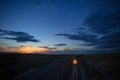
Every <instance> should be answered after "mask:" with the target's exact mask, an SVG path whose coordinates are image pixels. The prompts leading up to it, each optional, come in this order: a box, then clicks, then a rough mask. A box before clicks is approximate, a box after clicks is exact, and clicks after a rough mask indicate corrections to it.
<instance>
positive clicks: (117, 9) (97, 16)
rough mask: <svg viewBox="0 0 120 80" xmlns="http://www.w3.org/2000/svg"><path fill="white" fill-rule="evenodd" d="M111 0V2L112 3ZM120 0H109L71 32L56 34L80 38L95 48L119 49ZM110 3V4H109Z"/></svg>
mask: <svg viewBox="0 0 120 80" xmlns="http://www.w3.org/2000/svg"><path fill="white" fill-rule="evenodd" d="M112 1H113V4H112ZM118 3H120V1H116V0H111V2H110V4H109V5H107V6H106V7H103V8H101V9H98V10H97V11H95V12H93V13H92V14H89V15H88V16H87V17H86V18H85V20H84V22H83V24H82V26H84V27H80V28H78V29H77V31H76V32H74V33H73V34H56V35H57V36H64V37H66V38H67V39H70V40H80V41H81V40H82V41H84V42H87V44H85V45H86V46H96V47H95V48H96V49H105V50H109V51H110V50H111V49H112V51H115V50H119V49H120V5H118ZM111 5H112V6H111Z"/></svg>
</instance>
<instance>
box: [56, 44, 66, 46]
mask: <svg viewBox="0 0 120 80" xmlns="http://www.w3.org/2000/svg"><path fill="white" fill-rule="evenodd" d="M66 45H67V44H54V46H66Z"/></svg>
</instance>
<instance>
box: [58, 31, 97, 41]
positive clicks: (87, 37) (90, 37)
mask: <svg viewBox="0 0 120 80" xmlns="http://www.w3.org/2000/svg"><path fill="white" fill-rule="evenodd" d="M56 35H57V36H64V37H66V38H68V39H70V40H80V41H85V42H91V41H95V40H97V35H95V34H90V33H84V32H82V33H77V34H56Z"/></svg>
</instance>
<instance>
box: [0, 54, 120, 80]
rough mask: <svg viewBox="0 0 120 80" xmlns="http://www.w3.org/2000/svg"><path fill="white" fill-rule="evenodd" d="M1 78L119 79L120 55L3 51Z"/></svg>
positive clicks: (19, 79) (6, 79)
mask: <svg viewBox="0 0 120 80" xmlns="http://www.w3.org/2000/svg"><path fill="white" fill-rule="evenodd" d="M74 58H76V59H77V60H78V64H76V65H73V63H72V60H73V59H74ZM0 80H120V54H87V55H43V54H39V55H38V54H36V55H35V54H34V55H27V54H26V55H23V54H11V53H9V54H8V53H0Z"/></svg>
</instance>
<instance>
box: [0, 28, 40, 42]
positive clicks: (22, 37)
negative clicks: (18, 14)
mask: <svg viewBox="0 0 120 80" xmlns="http://www.w3.org/2000/svg"><path fill="white" fill-rule="evenodd" d="M0 36H1V38H4V39H9V40H16V41H17V42H39V40H37V39H34V36H31V35H30V34H28V33H25V32H16V31H8V30H2V29H0ZM6 36H10V37H6Z"/></svg>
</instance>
